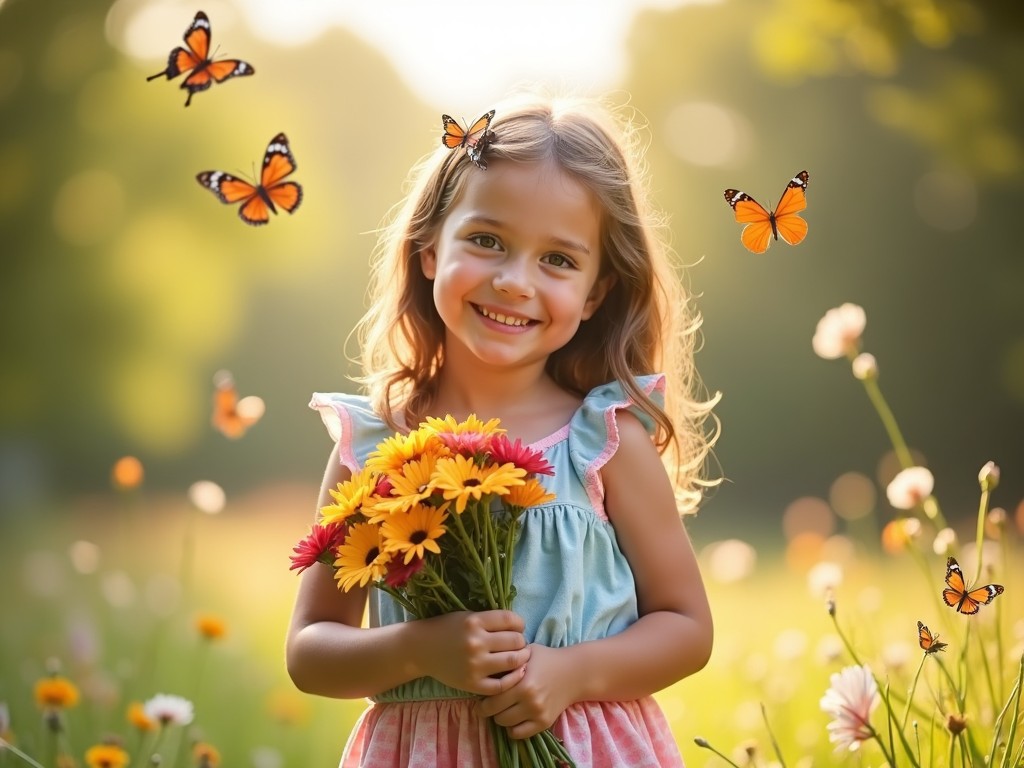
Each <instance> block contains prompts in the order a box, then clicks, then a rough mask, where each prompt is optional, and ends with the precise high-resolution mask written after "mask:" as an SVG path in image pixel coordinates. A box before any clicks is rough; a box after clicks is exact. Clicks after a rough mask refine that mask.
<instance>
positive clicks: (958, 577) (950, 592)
mask: <svg viewBox="0 0 1024 768" xmlns="http://www.w3.org/2000/svg"><path fill="white" fill-rule="evenodd" d="M1001 594H1003V587H1002V585H1001V584H986V585H985V586H984V587H975V588H974V589H967V583H966V582H965V581H964V572H963V571H961V570H960V565H959V564H958V563H957V561H956V558H953V557H951V558H949V559H948V560H946V588H945V589H944V590H942V599H943V601H945V603H946V605H948V606H949V607H950V608H953V609H955V610H957V611H959V612H960V613H964V614H967V615H968V616H970V615H973V614H975V613H977V612H978V611H979V610H980V609H981V606H983V605H988V604H989V603H991V602H992V601H993V600H995V599H996V596H997V595H1001Z"/></svg>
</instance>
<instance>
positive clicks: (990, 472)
mask: <svg viewBox="0 0 1024 768" xmlns="http://www.w3.org/2000/svg"><path fill="white" fill-rule="evenodd" d="M978 483H979V484H980V485H981V490H982V491H994V490H995V489H996V486H997V485H999V467H998V466H997V465H996V463H995V462H994V461H989V462H986V463H985V466H984V467H982V468H981V471H980V472H979V473H978Z"/></svg>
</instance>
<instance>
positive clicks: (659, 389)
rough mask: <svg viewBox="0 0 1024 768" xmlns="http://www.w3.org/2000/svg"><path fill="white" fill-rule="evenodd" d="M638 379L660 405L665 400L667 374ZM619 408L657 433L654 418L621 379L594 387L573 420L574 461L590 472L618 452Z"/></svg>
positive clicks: (642, 390)
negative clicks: (638, 402)
mask: <svg viewBox="0 0 1024 768" xmlns="http://www.w3.org/2000/svg"><path fill="white" fill-rule="evenodd" d="M634 382H635V384H636V386H637V387H638V388H639V389H640V391H641V392H643V393H644V394H645V395H646V396H647V397H649V398H651V399H652V400H653V401H654V402H656V403H658V404H659V405H660V404H661V403H662V402H663V401H664V397H665V376H664V374H660V373H655V374H649V375H646V376H637V377H635V378H634ZM619 411H628V412H629V413H631V414H632V415H633V416H635V417H636V418H637V419H638V420H639V421H640V423H641V424H643V426H644V428H645V429H646V430H647V432H648V433H649V434H651V435H653V434H654V431H655V428H656V424H655V422H654V420H653V419H652V418H651V417H650V415H649V414H648V413H646V412H645V411H643V410H642V409H641V408H640V407H639V406H638V405H637V404H636V402H635V401H634V399H633V398H632V397H631V396H630V394H629V392H628V391H627V390H626V388H625V387H624V386H623V385H622V383H621V382H619V381H610V382H608V383H606V384H601V385H599V386H597V387H594V388H593V389H592V390H590V392H588V393H587V395H586V397H584V398H583V402H582V403H581V404H580V407H579V408H578V409H577V410H576V413H575V414H573V417H572V421H570V422H569V444H570V445H569V450H570V453H571V454H572V456H573V460H574V462H575V463H578V464H582V465H584V467H585V468H586V470H587V471H588V472H596V471H597V470H599V469H600V468H601V467H602V466H604V464H605V463H607V461H608V459H610V458H611V457H612V456H613V455H614V454H615V451H616V449H617V448H618V445H619V427H618V416H617V415H618V413H619Z"/></svg>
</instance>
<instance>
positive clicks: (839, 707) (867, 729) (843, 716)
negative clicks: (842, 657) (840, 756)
mask: <svg viewBox="0 0 1024 768" xmlns="http://www.w3.org/2000/svg"><path fill="white" fill-rule="evenodd" d="M830 682H831V687H830V688H829V689H828V690H827V691H825V695H824V696H822V697H821V702H820V706H821V708H822V710H823V711H824V712H825V713H826V714H829V715H831V716H832V722H831V723H829V724H828V726H827V728H828V730H829V736H828V738H829V741H831V742H832V743H833V744H835V745H836V751H841V750H842V749H843V748H846V749H848V750H850V751H851V752H854V751H856V750H857V749H858V748H859V747H860V744H861V742H862V741H867V740H868V739H870V738H873V737H874V735H875V731H874V729H873V728H872V727H871V712H872V711H873V710H874V709H875V707H877V706H878V701H879V696H878V684H877V683H876V682H875V678H874V676H873V675H872V674H871V670H870V669H868V668H867V667H866V666H861V667H844V668H843V669H842V670H840V671H839V672H835V673H834V674H833V675H832V677H831V678H830Z"/></svg>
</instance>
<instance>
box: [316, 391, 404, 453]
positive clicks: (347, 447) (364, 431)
mask: <svg viewBox="0 0 1024 768" xmlns="http://www.w3.org/2000/svg"><path fill="white" fill-rule="evenodd" d="M309 407H310V408H312V409H313V410H315V411H316V412H317V413H319V414H320V418H321V419H322V420H323V423H324V427H326V429H327V434H328V435H330V437H331V440H333V441H334V442H335V443H337V444H338V452H339V454H340V457H341V463H342V464H344V465H345V466H347V467H348V468H349V469H351V470H353V471H357V470H358V469H359V468H361V467H362V465H363V462H364V461H365V459H366V456H367V454H368V453H369V452H370V451H372V450H373V449H374V448H375V447H376V446H377V444H378V443H380V442H381V441H382V440H384V439H385V438H386V437H389V436H390V435H391V434H392V433H393V431H394V430H392V429H391V428H390V427H388V425H387V422H385V421H384V419H383V418H381V416H380V415H379V414H378V413H377V412H376V411H374V410H373V408H372V407H371V405H370V398H369V397H367V396H366V395H353V394H349V393H347V392H314V393H313V396H312V398H311V399H310V401H309Z"/></svg>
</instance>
